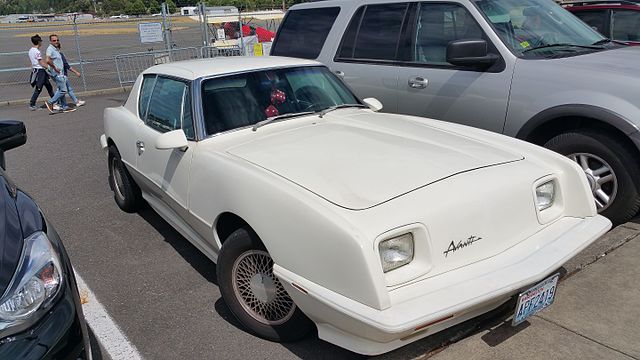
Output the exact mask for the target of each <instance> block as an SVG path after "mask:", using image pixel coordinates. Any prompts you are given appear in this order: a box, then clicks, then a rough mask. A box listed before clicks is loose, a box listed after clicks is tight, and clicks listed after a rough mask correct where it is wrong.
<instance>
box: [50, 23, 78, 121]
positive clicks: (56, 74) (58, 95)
mask: <svg viewBox="0 0 640 360" xmlns="http://www.w3.org/2000/svg"><path fill="white" fill-rule="evenodd" d="M58 41H59V40H58V35H55V34H51V35H49V42H50V43H51V44H49V47H48V48H47V64H48V65H49V74H50V75H51V77H52V78H53V80H54V81H55V82H56V86H57V88H58V89H57V90H56V92H55V94H54V95H53V97H52V98H51V99H49V100H47V101H46V102H45V103H44V104H45V105H46V106H47V108H48V109H49V111H50V112H51V113H53V112H54V108H53V105H54V104H56V103H57V102H58V101H59V102H60V106H61V107H62V109H61V110H60V111H62V112H71V111H76V108H71V107H69V106H68V105H67V101H66V99H65V95H67V77H66V76H65V75H64V62H63V61H62V55H60V51H58V48H57V47H56V46H55V45H54V44H57V43H58Z"/></svg>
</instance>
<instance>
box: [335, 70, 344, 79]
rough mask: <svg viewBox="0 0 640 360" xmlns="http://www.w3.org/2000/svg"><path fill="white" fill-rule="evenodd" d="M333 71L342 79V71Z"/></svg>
mask: <svg viewBox="0 0 640 360" xmlns="http://www.w3.org/2000/svg"><path fill="white" fill-rule="evenodd" d="M333 73H334V74H336V75H338V77H340V78H341V79H344V71H340V70H336V71H334V72H333Z"/></svg>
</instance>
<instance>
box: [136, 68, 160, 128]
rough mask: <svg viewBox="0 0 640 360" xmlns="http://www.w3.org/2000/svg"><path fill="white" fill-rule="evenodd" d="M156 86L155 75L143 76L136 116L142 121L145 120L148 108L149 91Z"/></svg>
mask: <svg viewBox="0 0 640 360" xmlns="http://www.w3.org/2000/svg"><path fill="white" fill-rule="evenodd" d="M155 84H156V75H153V74H152V75H144V77H143V79H142V86H141V88H140V98H139V99H138V116H140V119H142V121H144V119H146V118H147V109H148V108H149V99H150V98H151V91H153V86H154V85H155Z"/></svg>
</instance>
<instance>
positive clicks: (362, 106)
mask: <svg viewBox="0 0 640 360" xmlns="http://www.w3.org/2000/svg"><path fill="white" fill-rule="evenodd" d="M349 107H357V108H368V106H366V105H362V104H340V105H334V106H330V107H328V108H326V109H324V110H322V111H320V114H319V115H318V117H320V118H322V117H324V116H325V115H327V113H328V112H331V111H333V110H337V109H344V108H349Z"/></svg>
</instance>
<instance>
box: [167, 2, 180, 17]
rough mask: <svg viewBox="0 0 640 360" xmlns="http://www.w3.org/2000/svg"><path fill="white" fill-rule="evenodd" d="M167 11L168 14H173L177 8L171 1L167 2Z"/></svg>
mask: <svg viewBox="0 0 640 360" xmlns="http://www.w3.org/2000/svg"><path fill="white" fill-rule="evenodd" d="M166 3H167V10H169V14H174V13H175V12H176V11H177V10H178V8H177V7H176V3H174V2H173V1H172V0H167V1H166Z"/></svg>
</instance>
